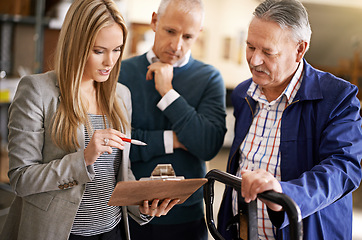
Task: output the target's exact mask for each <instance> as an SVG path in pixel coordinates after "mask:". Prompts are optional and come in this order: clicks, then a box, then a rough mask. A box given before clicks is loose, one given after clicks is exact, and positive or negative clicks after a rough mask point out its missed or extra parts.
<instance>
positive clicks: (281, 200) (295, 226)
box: [204, 169, 303, 240]
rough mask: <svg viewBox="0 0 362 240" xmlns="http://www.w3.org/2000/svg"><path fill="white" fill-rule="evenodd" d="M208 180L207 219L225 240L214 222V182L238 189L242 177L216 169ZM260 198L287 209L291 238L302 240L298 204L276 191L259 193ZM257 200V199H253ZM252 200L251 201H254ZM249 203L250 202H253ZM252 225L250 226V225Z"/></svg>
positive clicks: (209, 174) (206, 193)
mask: <svg viewBox="0 0 362 240" xmlns="http://www.w3.org/2000/svg"><path fill="white" fill-rule="evenodd" d="M206 178H207V179H208V182H207V183H206V184H205V185H204V200H205V204H206V220H207V225H208V227H209V230H210V233H211V234H212V236H213V237H214V238H215V239H220V240H224V238H223V237H222V236H221V234H220V233H219V232H218V230H217V229H216V226H215V222H214V217H213V216H214V214H213V202H214V183H215V180H217V181H219V182H221V183H224V184H225V185H227V186H229V187H232V188H234V189H235V190H237V191H240V189H241V181H242V180H241V178H239V177H236V176H234V175H232V174H229V173H226V172H222V171H220V170H217V169H214V170H211V171H209V172H208V173H207V174H206ZM258 198H263V199H265V200H268V201H270V202H273V203H276V204H279V205H281V206H282V207H283V209H284V210H285V211H286V213H287V215H288V218H289V226H290V231H289V233H290V239H292V240H294V239H295V240H301V239H302V238H303V236H302V235H303V234H302V216H301V213H300V209H299V207H298V205H297V204H296V203H295V202H294V201H293V200H292V199H291V198H290V197H289V196H287V195H285V194H283V193H277V192H274V191H266V192H263V193H260V194H258ZM252 202H255V201H252ZM252 202H251V203H252ZM251 203H249V204H251ZM249 227H250V226H249Z"/></svg>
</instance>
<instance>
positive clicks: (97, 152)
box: [84, 128, 126, 166]
mask: <svg viewBox="0 0 362 240" xmlns="http://www.w3.org/2000/svg"><path fill="white" fill-rule="evenodd" d="M125 137H126V135H125V134H123V133H121V132H120V131H117V130H114V129H111V128H108V129H101V130H96V131H94V133H93V136H92V138H91V140H90V141H89V143H88V146H87V147H86V149H84V160H85V162H86V165H87V166H89V165H92V164H93V163H95V161H96V160H97V159H98V158H99V156H101V155H102V154H103V153H105V152H108V153H109V154H111V153H112V147H115V148H118V149H120V150H123V149H124V144H125V143H124V141H123V140H122V138H125Z"/></svg>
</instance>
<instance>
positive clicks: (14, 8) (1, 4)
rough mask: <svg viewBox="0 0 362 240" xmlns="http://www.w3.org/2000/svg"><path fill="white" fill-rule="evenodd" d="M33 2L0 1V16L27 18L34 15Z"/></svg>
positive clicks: (32, 0)
mask: <svg viewBox="0 0 362 240" xmlns="http://www.w3.org/2000/svg"><path fill="white" fill-rule="evenodd" d="M34 6H35V0H1V1H0V14H11V15H21V16H29V15H33V14H34Z"/></svg>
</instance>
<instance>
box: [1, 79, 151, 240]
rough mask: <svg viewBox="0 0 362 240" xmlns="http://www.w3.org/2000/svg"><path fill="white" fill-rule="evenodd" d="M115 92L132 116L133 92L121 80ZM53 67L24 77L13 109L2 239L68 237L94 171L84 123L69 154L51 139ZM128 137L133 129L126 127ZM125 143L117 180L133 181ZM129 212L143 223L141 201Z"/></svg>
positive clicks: (54, 96) (54, 94) (55, 93)
mask: <svg viewBox="0 0 362 240" xmlns="http://www.w3.org/2000/svg"><path fill="white" fill-rule="evenodd" d="M117 95H118V97H119V101H120V102H121V104H120V105H121V106H122V107H123V111H124V112H127V116H128V119H129V120H130V119H131V111H132V107H131V95H130V92H129V90H128V88H127V87H125V86H123V85H121V84H118V85H117ZM59 96H60V91H59V86H58V83H57V79H56V75H55V73H54V72H47V73H44V74H38V75H31V76H27V77H24V78H23V79H22V80H21V81H20V83H19V85H18V89H17V92H16V94H15V97H14V101H13V103H12V104H11V106H10V109H9V159H10V162H9V173H8V175H9V178H10V185H11V187H12V188H13V190H14V191H15V194H16V197H15V200H14V202H13V203H12V205H11V208H10V211H9V214H8V216H7V220H6V222H5V225H4V228H3V232H2V234H1V236H0V239H6V240H12V239H21V240H24V239H26V240H27V239H29V240H31V239H34V240H42V239H44V240H49V239H60V240H63V239H64V240H66V239H68V238H69V234H70V231H71V228H72V224H73V221H74V218H75V215H76V213H77V210H78V207H79V204H80V201H81V199H82V196H83V193H84V191H85V184H86V183H87V182H90V181H92V179H93V178H94V176H95V172H94V168H93V165H91V166H88V167H87V166H86V165H85V161H84V126H81V127H80V128H79V129H78V141H79V143H80V148H79V149H78V150H77V151H76V152H73V153H68V152H65V151H63V150H62V149H60V148H58V147H57V146H55V145H54V144H53V141H52V139H51V123H52V117H53V116H54V114H55V112H56V110H57V108H58V103H59ZM126 135H127V136H129V137H130V135H131V133H130V132H127V133H126ZM129 150H130V145H129V144H126V145H125V149H124V150H123V154H122V158H123V159H122V164H121V166H122V167H120V170H119V174H118V180H124V179H126V180H134V179H135V178H134V176H133V174H132V172H131V169H130V165H129ZM128 212H129V214H130V215H131V216H132V217H133V218H134V219H135V220H136V221H137V222H139V223H140V224H142V223H146V222H147V221H149V219H145V218H141V215H140V212H139V209H138V207H137V206H131V207H128Z"/></svg>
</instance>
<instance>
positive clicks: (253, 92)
mask: <svg viewBox="0 0 362 240" xmlns="http://www.w3.org/2000/svg"><path fill="white" fill-rule="evenodd" d="M303 64H304V63H303V61H301V62H300V63H299V66H298V68H297V71H296V72H295V74H294V76H293V78H292V80H291V81H290V83H289V84H288V86H287V87H286V88H285V89H284V91H283V92H282V94H280V96H279V97H278V98H277V99H275V100H274V101H272V102H270V103H268V101H267V100H266V98H265V96H264V94H263V93H262V91H261V89H260V88H259V86H258V84H256V83H255V82H253V81H252V82H251V84H250V87H249V89H248V91H247V94H248V95H249V96H250V97H251V98H253V99H254V100H255V101H258V102H266V103H268V104H269V105H272V104H274V103H275V102H276V101H278V100H279V99H280V98H281V97H282V96H283V95H285V96H286V97H287V99H288V103H291V102H292V101H293V99H294V96H295V94H293V90H294V89H295V88H296V86H298V89H299V86H300V84H301V82H302V74H303Z"/></svg>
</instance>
